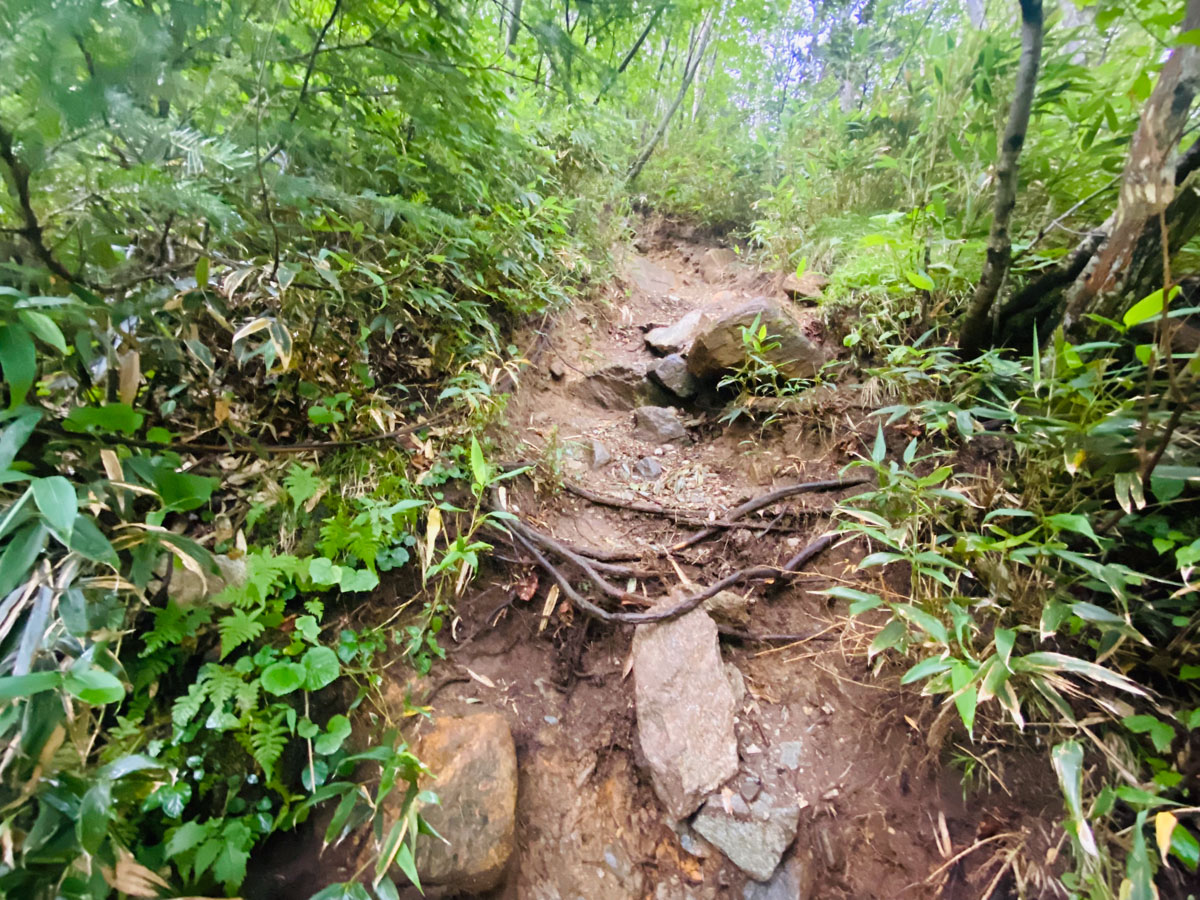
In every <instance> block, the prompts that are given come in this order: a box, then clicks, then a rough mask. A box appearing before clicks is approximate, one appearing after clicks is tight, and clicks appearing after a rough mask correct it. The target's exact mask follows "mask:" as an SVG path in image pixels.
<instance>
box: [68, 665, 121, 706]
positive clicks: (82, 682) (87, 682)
mask: <svg viewBox="0 0 1200 900" xmlns="http://www.w3.org/2000/svg"><path fill="white" fill-rule="evenodd" d="M63 685H64V686H65V687H66V689H67V691H68V692H69V693H71V694H72V695H73V696H75V697H78V698H79V699H80V700H82V701H83V702H84V703H87V704H90V705H91V706H104V705H106V704H108V703H120V702H121V701H122V700H123V699H125V685H123V684H122V683H121V680H120V679H119V678H117V676H115V675H113V674H112V673H111V672H106V671H104V670H103V669H96V668H91V669H84V670H83V671H82V672H67V674H66V677H65V678H64V679H63Z"/></svg>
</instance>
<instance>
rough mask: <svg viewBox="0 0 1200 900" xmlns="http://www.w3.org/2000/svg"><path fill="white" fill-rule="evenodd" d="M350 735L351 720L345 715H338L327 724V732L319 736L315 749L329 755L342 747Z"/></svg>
mask: <svg viewBox="0 0 1200 900" xmlns="http://www.w3.org/2000/svg"><path fill="white" fill-rule="evenodd" d="M349 736H350V720H349V719H347V718H346V717H345V716H343V715H336V716H334V717H333V718H332V719H330V720H329V723H328V724H327V725H326V726H325V733H324V734H322V735H321V736H320V737H318V738H317V740H316V742H315V743H314V744H313V749H314V750H315V751H316V752H317V753H320V754H321V755H322V756H328V755H329V754H331V753H336V752H337V751H338V750H340V749H341V746H342V744H343V743H344V742H345V740H346V738H348V737H349Z"/></svg>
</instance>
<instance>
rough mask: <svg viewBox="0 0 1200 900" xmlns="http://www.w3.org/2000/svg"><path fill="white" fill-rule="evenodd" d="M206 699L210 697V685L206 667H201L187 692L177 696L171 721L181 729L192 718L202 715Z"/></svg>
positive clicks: (189, 722) (172, 707)
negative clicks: (207, 682) (208, 684)
mask: <svg viewBox="0 0 1200 900" xmlns="http://www.w3.org/2000/svg"><path fill="white" fill-rule="evenodd" d="M206 699H208V687H207V685H206V678H205V674H204V669H201V670H200V675H199V676H198V677H197V678H196V680H195V681H193V682H192V683H191V684H189V685H188V689H187V693H186V694H181V695H180V696H179V697H177V698H176V699H175V703H174V704H173V705H172V706H171V723H172V724H173V725H174V726H175V728H176V729H181V728H186V727H187V726H188V725H190V724H191V722H192V720H193V719H195V718H196V716H198V715H200V710H201V709H202V708H203V707H204V701H205V700H206Z"/></svg>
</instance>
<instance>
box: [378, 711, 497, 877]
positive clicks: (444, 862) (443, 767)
mask: <svg viewBox="0 0 1200 900" xmlns="http://www.w3.org/2000/svg"><path fill="white" fill-rule="evenodd" d="M415 752H416V754H417V756H418V758H419V759H420V760H421V762H423V763H425V765H427V766H428V767H429V768H430V769H431V770H432V771H433V773H434V774H435V775H436V776H437V777H436V778H433V779H422V783H421V787H422V788H423V789H428V790H431V791H433V792H435V793H436V794H437V795H438V799H439V800H440V801H441V802H440V804H439V805H436V806H433V805H430V806H425V807H423V808H422V810H421V813H422V815H424V817H425V819H426V821H428V822H429V824H430V825H431V826H432V827H433V828H434V829H435V830H436V831H437V832H438V834H440V835H441V836H442V837H443V838H445V841H444V842H443V841H439V840H437V839H436V838H432V837H427V838H422V839H421V840H420V841H418V842H417V872H418V873H419V874H420V876H421V881H422V882H425V883H427V884H429V885H437V886H439V887H442V888H443V889H445V890H446V891H447V892H450V893H453V892H471V893H476V892H480V891H486V890H490V889H491V888H493V887H495V886H496V885H497V884H499V883H500V880H501V878H502V877H503V876H504V872H505V869H506V868H507V866H508V860H509V857H510V856H511V855H512V852H513V846H514V832H515V826H516V810H517V754H516V748H515V746H514V744H513V737H512V732H511V731H509V728H508V723H507V722H505V720H504V717H503V716H501V715H499V714H498V713H482V714H480V715H476V716H467V717H465V718H454V717H444V718H439V719H438V720H437V723H436V724H435V725H434V728H433V730H432V731H430V732H429V733H428V734H426V735H424V736H422V738H421V739H420V740H419V741H418V743H417V746H416V748H415ZM397 880H401V876H400V875H399V874H397Z"/></svg>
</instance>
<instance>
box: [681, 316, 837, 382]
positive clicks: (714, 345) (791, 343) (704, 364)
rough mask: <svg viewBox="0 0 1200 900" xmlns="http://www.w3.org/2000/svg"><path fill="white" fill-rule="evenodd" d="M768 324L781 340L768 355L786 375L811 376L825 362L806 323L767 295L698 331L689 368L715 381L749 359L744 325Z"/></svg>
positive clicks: (769, 330)
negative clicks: (766, 297)
mask: <svg viewBox="0 0 1200 900" xmlns="http://www.w3.org/2000/svg"><path fill="white" fill-rule="evenodd" d="M756 322H757V323H758V325H760V326H765V327H766V329H767V334H768V335H770V336H771V337H772V340H771V342H770V343H774V344H778V346H777V347H775V348H774V349H772V350H771V351H770V352H769V353H766V354H765V356H766V358H767V359H768V360H770V361H771V362H772V363H774V364H775V366H776V367H777V368H778V369H779V371H780V373H782V374H783V375H784V376H785V377H787V378H811V377H813V376H814V375H816V374H817V372H819V371H820V369H821V366H822V364H823V363H824V362H825V357H824V354H823V353H822V352H821V349H820V348H819V347H818V346H817V345H816V344H814V343H813V342H812V341H811V340H809V338H808V336H807V335H805V334H804V326H803V324H802V323H801V322H800V321H799V319H797V318H796V317H795V316H794V315H792V314H791V313H789V312H787V311H785V310H784V309H783V308H782V307H780V306H779V305H778V304H776V303H773V302H772V301H770V300H767V299H765V298H759V299H757V300H751V301H750V302H749V303H747V304H745V305H744V306H741V307H739V308H738V309H736V310H734V311H733V312H731V313H728V314H727V315H724V316H722V317H721V318H719V319H717V321H715V322H713V323H712V324H711V325H710V326H708V327H707V328H705V329H703V330H702V331H700V332H699V333H698V334H697V335H696V339H695V341H693V343H692V349H691V352H690V353H689V354H688V371H689V372H691V373H692V375H693V376H695V377H696V378H697V379H699V380H701V381H712V380H714V379H716V378H718V377H720V376H721V375H722V374H723V373H725V372H726V371H728V370H729V369H733V368H736V367H737V366H740V365H742V363H744V362H745V361H746V345H745V342H744V341H743V340H742V333H743V331H744V330H745V329H750V328H753V327H754V326H755V323H756Z"/></svg>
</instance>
